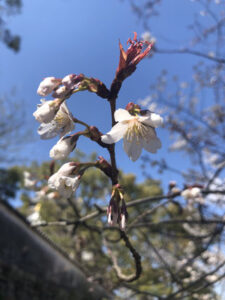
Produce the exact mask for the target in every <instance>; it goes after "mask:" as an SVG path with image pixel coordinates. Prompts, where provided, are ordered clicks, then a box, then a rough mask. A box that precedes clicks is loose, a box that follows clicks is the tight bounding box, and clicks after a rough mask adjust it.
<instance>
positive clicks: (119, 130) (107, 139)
mask: <svg viewBox="0 0 225 300" xmlns="http://www.w3.org/2000/svg"><path fill="white" fill-rule="evenodd" d="M126 130H127V124H123V123H121V122H119V123H117V124H116V125H114V126H113V128H112V129H111V130H110V131H109V132H108V133H107V134H105V135H103V136H102V137H101V140H102V142H103V143H106V144H113V143H116V142H118V141H119V140H120V139H122V138H123V136H124V134H125V133H126Z"/></svg>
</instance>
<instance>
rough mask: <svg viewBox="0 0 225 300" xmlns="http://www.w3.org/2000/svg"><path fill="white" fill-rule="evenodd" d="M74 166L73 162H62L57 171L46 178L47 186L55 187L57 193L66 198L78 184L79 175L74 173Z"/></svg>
mask: <svg viewBox="0 0 225 300" xmlns="http://www.w3.org/2000/svg"><path fill="white" fill-rule="evenodd" d="M75 169H76V166H75V165H74V164H73V163H70V162H69V163H66V164H64V165H63V166H62V167H61V168H60V169H59V170H58V172H56V173H55V174H53V175H52V176H51V177H50V178H49V180H48V186H49V187H50V188H51V189H55V190H57V191H58V192H59V194H60V195H61V196H63V197H65V198H68V197H70V196H71V195H72V193H73V192H75V191H76V190H77V188H78V186H79V184H80V178H81V176H80V175H74V174H73V171H74V170H75Z"/></svg>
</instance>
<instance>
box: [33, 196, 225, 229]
mask: <svg viewBox="0 0 225 300" xmlns="http://www.w3.org/2000/svg"><path fill="white" fill-rule="evenodd" d="M201 193H202V194H225V191H220V190H202V191H201ZM180 194H181V193H180V192H178V193H174V194H171V195H163V196H156V197H146V198H142V199H137V200H133V201H130V202H128V203H127V204H126V206H127V207H134V206H137V205H140V204H144V203H148V202H155V201H160V200H164V199H173V198H175V197H178V196H180ZM106 211H107V206H104V207H102V208H101V210H99V209H98V210H96V211H93V212H92V213H90V214H88V215H86V216H83V217H81V218H80V219H79V220H76V221H54V222H49V223H47V222H45V221H43V222H40V223H39V224H37V225H33V227H41V226H48V225H50V226H51V224H52V223H54V224H53V225H59V226H65V225H72V224H76V223H77V222H80V223H82V222H84V221H87V220H90V219H93V218H96V217H98V216H100V215H101V214H102V213H105V212H106ZM65 222H66V224H65ZM224 222H225V221H224ZM213 223H216V221H214V220H213ZM217 223H222V221H217Z"/></svg>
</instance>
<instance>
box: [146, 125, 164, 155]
mask: <svg viewBox="0 0 225 300" xmlns="http://www.w3.org/2000/svg"><path fill="white" fill-rule="evenodd" d="M161 146H162V144H161V141H160V140H159V139H158V137H157V135H156V132H155V129H153V128H151V127H149V128H148V134H147V136H145V138H144V139H143V147H144V149H145V150H147V151H148V152H151V153H156V152H157V150H158V149H160V148H161Z"/></svg>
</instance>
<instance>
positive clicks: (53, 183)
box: [48, 173, 59, 189]
mask: <svg viewBox="0 0 225 300" xmlns="http://www.w3.org/2000/svg"><path fill="white" fill-rule="evenodd" d="M58 185H59V175H58V173H55V174H53V175H52V176H51V177H50V178H49V179H48V186H49V187H50V188H51V189H56V188H57V186H58Z"/></svg>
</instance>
